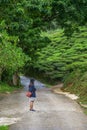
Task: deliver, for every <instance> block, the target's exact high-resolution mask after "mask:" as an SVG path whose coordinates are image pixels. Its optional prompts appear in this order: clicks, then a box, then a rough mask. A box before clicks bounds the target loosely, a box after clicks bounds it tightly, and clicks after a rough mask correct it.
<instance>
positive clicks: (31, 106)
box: [30, 102, 34, 110]
mask: <svg viewBox="0 0 87 130" xmlns="http://www.w3.org/2000/svg"><path fill="white" fill-rule="evenodd" d="M33 103H34V102H30V110H33Z"/></svg>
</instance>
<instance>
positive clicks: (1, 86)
mask: <svg viewBox="0 0 87 130" xmlns="http://www.w3.org/2000/svg"><path fill="white" fill-rule="evenodd" d="M20 88H21V87H19V86H16V87H14V86H9V85H8V84H6V83H0V93H7V92H14V91H17V90H20Z"/></svg>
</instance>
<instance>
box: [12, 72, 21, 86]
mask: <svg viewBox="0 0 87 130" xmlns="http://www.w3.org/2000/svg"><path fill="white" fill-rule="evenodd" d="M19 84H20V78H19V75H18V73H17V72H15V74H14V75H13V85H14V86H19Z"/></svg>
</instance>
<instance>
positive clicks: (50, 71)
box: [0, 0, 87, 103]
mask: <svg viewBox="0 0 87 130" xmlns="http://www.w3.org/2000/svg"><path fill="white" fill-rule="evenodd" d="M19 73H24V74H25V75H28V76H38V77H40V78H43V79H44V80H46V81H47V82H49V81H51V82H54V83H56V82H57V81H61V82H64V86H65V89H66V90H68V91H71V92H72V93H76V94H77V95H79V96H80V100H81V101H82V102H83V103H87V93H86V91H87V90H86V88H87V84H86V81H87V0H76V1H75V0H48V1H47V0H0V86H2V88H3V86H6V84H9V85H11V86H12V85H15V86H17V85H19V84H18V80H19V78H18V74H19ZM4 83H5V85H4Z"/></svg>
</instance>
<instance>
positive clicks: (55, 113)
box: [0, 77, 87, 130]
mask: <svg viewBox="0 0 87 130" xmlns="http://www.w3.org/2000/svg"><path fill="white" fill-rule="evenodd" d="M22 83H24V84H23V85H25V86H27V85H28V83H29V79H27V78H24V77H23V78H22ZM36 86H39V87H37V100H36V102H35V105H34V106H35V109H36V112H30V111H29V108H28V99H27V98H26V97H25V91H21V92H20V93H15V94H12V95H10V97H11V98H10V97H9V96H8V97H7V99H6V98H5V99H4V101H5V103H6V102H7V101H9V103H7V105H6V104H4V106H5V108H4V109H3V111H2V113H1V114H0V116H1V115H2V116H3V115H4V116H9V115H10V117H15V118H20V120H19V121H18V122H17V123H16V124H13V125H11V126H10V130H87V116H85V115H84V114H83V112H82V110H81V108H80V106H79V105H78V104H77V103H76V102H75V101H72V100H71V99H69V98H67V97H65V96H64V95H58V94H54V93H52V92H51V91H50V89H47V88H44V87H43V86H44V85H43V84H40V83H38V82H37V81H36ZM25 89H26V87H25ZM2 102H3V100H2ZM8 105H10V106H9V108H10V109H8V108H7V107H8ZM0 107H1V106H0ZM2 107H3V105H2ZM6 110H7V111H6Z"/></svg>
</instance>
